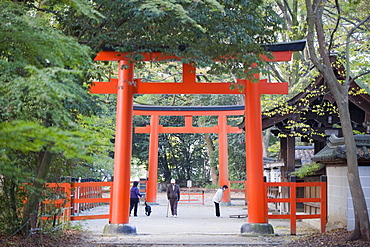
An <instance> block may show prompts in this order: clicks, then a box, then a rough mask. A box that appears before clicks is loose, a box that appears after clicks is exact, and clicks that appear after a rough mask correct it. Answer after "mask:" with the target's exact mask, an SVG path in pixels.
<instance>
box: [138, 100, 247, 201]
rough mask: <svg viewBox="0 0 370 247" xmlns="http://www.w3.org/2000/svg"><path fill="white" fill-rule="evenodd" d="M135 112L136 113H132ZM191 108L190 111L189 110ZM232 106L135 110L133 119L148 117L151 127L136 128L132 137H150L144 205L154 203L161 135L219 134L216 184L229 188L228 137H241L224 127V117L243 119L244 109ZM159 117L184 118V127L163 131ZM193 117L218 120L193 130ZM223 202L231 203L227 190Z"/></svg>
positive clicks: (168, 128)
mask: <svg viewBox="0 0 370 247" xmlns="http://www.w3.org/2000/svg"><path fill="white" fill-rule="evenodd" d="M135 108H136V109H135ZM189 108H190V109H189ZM239 108H240V107H233V106H220V107H166V106H157V107H146V106H142V107H140V106H136V107H134V115H145V116H146V115H149V116H151V118H150V125H147V126H146V127H135V133H150V141H149V168H148V182H147V191H146V193H147V194H146V201H147V202H151V203H156V200H157V178H158V134H160V133H218V136H219V172H220V174H219V183H220V185H224V184H227V185H229V172H228V150H227V134H229V133H242V131H241V129H239V128H238V127H232V126H230V125H227V116H231V115H233V116H238V115H239V116H240V115H244V107H243V109H239ZM160 116H185V126H183V127H163V126H162V125H159V117H160ZM193 116H218V125H214V126H212V127H194V126H193V122H192V119H193ZM222 201H223V202H230V190H226V191H225V193H224V196H223V200H222Z"/></svg>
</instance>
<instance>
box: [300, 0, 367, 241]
mask: <svg viewBox="0 0 370 247" xmlns="http://www.w3.org/2000/svg"><path fill="white" fill-rule="evenodd" d="M306 8H307V25H308V34H307V42H308V48H309V53H310V57H311V61H312V62H313V64H314V65H315V67H316V68H317V69H318V70H319V71H320V73H321V74H322V75H323V76H324V78H325V81H326V83H327V85H328V86H329V89H330V91H331V93H332V95H333V97H334V99H335V101H336V103H337V107H338V110H339V116H340V123H341V127H342V131H343V137H344V142H345V145H346V152H347V167H348V174H347V178H348V183H349V186H350V191H351V195H352V202H353V208H354V213H355V230H354V232H353V234H351V236H349V239H351V240H355V239H358V238H362V239H364V240H366V241H369V240H370V236H369V215H368V211H367V206H366V201H365V196H364V193H363V190H362V186H361V182H360V176H359V172H358V161H357V153H356V143H355V139H354V136H353V128H352V125H351V118H350V113H349V107H348V89H349V84H348V80H347V83H343V84H341V83H339V81H338V79H337V77H336V75H335V74H334V72H333V69H332V64H331V61H330V53H329V51H328V50H327V49H326V46H325V45H326V40H325V33H324V29H323V25H322V13H323V3H322V2H320V1H318V2H317V3H316V2H314V3H313V4H312V3H311V0H306ZM315 28H316V35H317V42H318V52H319V54H320V58H318V57H317V55H316V47H317V45H316V44H315V42H314V35H315V34H314V33H315ZM348 55H349V54H347V56H348ZM347 73H348V71H347Z"/></svg>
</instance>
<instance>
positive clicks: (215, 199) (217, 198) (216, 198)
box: [212, 185, 229, 217]
mask: <svg viewBox="0 0 370 247" xmlns="http://www.w3.org/2000/svg"><path fill="white" fill-rule="evenodd" d="M227 188H229V187H227V185H224V186H222V187H220V188H218V190H217V192H216V194H215V196H214V197H213V199H212V201H213V202H214V203H215V209H216V216H217V217H220V202H221V201H222V197H223V196H224V191H225V190H226V189H227Z"/></svg>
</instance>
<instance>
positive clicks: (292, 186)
mask: <svg viewBox="0 0 370 247" xmlns="http://www.w3.org/2000/svg"><path fill="white" fill-rule="evenodd" d="M279 186H282V187H288V188H289V197H288V198H267V203H269V202H270V203H271V202H272V203H289V205H290V207H289V208H290V210H289V214H267V210H268V208H267V207H268V206H267V203H266V208H265V211H266V214H267V217H268V219H290V233H291V234H292V235H295V234H296V223H297V220H300V219H320V231H321V233H323V232H325V226H326V214H327V211H326V206H327V203H326V192H327V190H326V179H324V180H323V181H322V182H303V183H297V182H268V183H265V189H266V195H267V189H268V187H279ZM309 186H318V187H320V197H319V198H297V196H296V195H297V187H309ZM299 202H303V203H305V202H317V203H320V213H319V214H297V203H299Z"/></svg>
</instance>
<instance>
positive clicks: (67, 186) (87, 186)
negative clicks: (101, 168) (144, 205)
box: [43, 177, 327, 235]
mask: <svg viewBox="0 0 370 247" xmlns="http://www.w3.org/2000/svg"><path fill="white" fill-rule="evenodd" d="M264 184H265V191H266V208H265V209H264V210H265V212H266V215H267V217H268V219H289V220H290V231H291V234H292V235H295V234H296V221H297V220H301V219H320V222H321V229H320V230H321V232H325V225H326V217H327V211H326V207H327V202H326V193H327V189H326V177H325V178H323V179H322V181H321V182H303V183H297V182H265V183H264ZM112 185H113V183H112V182H87V183H49V184H46V187H48V188H50V189H51V190H52V191H54V193H55V199H53V200H49V201H45V202H43V205H44V207H50V206H51V205H54V207H56V208H58V209H59V212H61V213H59V215H58V218H59V219H62V220H64V221H69V220H85V219H108V218H109V214H105V215H83V216H82V215H81V216H80V215H78V214H79V212H81V211H84V210H88V209H91V208H93V207H95V206H98V205H102V204H109V203H110V197H108V193H105V192H109V190H110V188H111V187H112ZM282 187H286V188H287V189H288V191H289V196H288V197H286V198H281V197H280V198H278V197H276V196H275V197H274V198H270V197H269V196H268V195H269V193H268V191H269V188H273V189H276V188H279V189H278V190H280V189H281V188H282ZM298 187H305V188H308V187H318V188H319V190H320V193H319V194H315V197H307V195H306V196H305V197H304V198H297V188H298ZM270 196H271V193H270ZM180 198H181V200H180V203H188V204H203V205H204V191H203V192H200V193H194V192H189V193H181V197H180ZM268 203H275V204H277V203H287V204H289V212H288V213H280V214H273V213H268ZM297 203H304V204H310V203H311V204H312V203H313V204H315V205H317V207H318V208H319V212H317V211H315V212H314V213H298V214H297ZM51 216H53V215H46V216H44V218H48V217H51ZM54 217H55V215H54Z"/></svg>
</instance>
